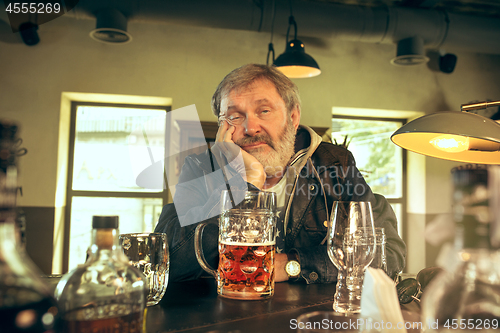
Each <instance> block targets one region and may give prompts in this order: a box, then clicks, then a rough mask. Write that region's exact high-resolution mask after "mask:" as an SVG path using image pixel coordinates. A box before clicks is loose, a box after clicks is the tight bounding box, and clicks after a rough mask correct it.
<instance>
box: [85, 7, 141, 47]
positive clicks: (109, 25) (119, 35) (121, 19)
mask: <svg viewBox="0 0 500 333" xmlns="http://www.w3.org/2000/svg"><path fill="white" fill-rule="evenodd" d="M96 17H97V22H96V28H95V29H94V30H92V31H91V32H90V37H92V39H94V40H96V41H99V42H103V43H108V44H125V43H128V42H130V41H131V40H132V36H131V35H130V34H129V33H128V32H127V18H126V17H125V16H124V15H123V14H122V13H121V12H120V11H118V10H116V9H114V8H107V9H101V10H99V11H98V12H97V15H96Z"/></svg>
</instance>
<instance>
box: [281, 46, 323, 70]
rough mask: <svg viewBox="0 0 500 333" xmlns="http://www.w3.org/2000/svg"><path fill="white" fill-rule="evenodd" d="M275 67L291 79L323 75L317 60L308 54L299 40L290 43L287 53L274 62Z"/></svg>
mask: <svg viewBox="0 0 500 333" xmlns="http://www.w3.org/2000/svg"><path fill="white" fill-rule="evenodd" d="M274 65H275V66H276V67H278V69H279V70H280V71H282V72H283V74H285V75H286V76H288V77H291V78H305V77H313V76H317V75H319V74H320V73H321V70H320V69H319V66H318V63H317V62H316V60H314V58H313V57H311V56H310V55H308V54H307V53H306V51H305V49H304V43H302V42H301V41H300V40H298V39H294V40H291V41H290V42H288V44H287V45H286V49H285V52H284V53H283V54H281V55H280V56H279V57H278V58H277V59H276V60H275V61H274Z"/></svg>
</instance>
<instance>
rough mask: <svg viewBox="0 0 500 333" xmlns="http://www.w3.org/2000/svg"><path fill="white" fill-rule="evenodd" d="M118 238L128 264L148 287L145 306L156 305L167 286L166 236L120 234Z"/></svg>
mask: <svg viewBox="0 0 500 333" xmlns="http://www.w3.org/2000/svg"><path fill="white" fill-rule="evenodd" d="M119 238H120V244H121V246H122V248H123V253H125V255H126V256H127V257H128V259H129V262H130V264H132V265H134V266H135V267H137V268H138V269H139V270H140V271H141V272H142V273H144V275H145V276H146V279H147V284H148V286H149V294H148V302H147V306H153V305H156V304H158V302H160V300H161V299H162V298H163V295H165V291H166V290H167V285H168V275H169V265H170V260H169V252H168V243H167V234H164V233H133V234H121V235H120V237H119Z"/></svg>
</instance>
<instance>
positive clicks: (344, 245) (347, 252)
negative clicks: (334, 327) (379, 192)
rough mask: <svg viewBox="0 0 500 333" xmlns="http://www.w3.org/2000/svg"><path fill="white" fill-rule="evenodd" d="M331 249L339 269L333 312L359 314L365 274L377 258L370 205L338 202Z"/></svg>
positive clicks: (331, 235) (329, 254)
mask: <svg viewBox="0 0 500 333" xmlns="http://www.w3.org/2000/svg"><path fill="white" fill-rule="evenodd" d="M327 248H328V256H329V257H330V260H331V261H332V262H333V264H334V265H335V266H336V267H337V269H338V278H337V288H336V292H335V296H334V301H333V309H334V311H335V312H339V313H347V314H350V313H359V312H360V311H361V288H362V286H363V275H364V272H365V270H366V268H367V267H368V265H370V263H371V262H372V260H373V258H374V255H375V228H374V226H373V213H372V208H371V204H370V202H364V201H361V202H354V201H336V202H334V206H333V210H332V215H331V221H330V223H329V225H328V247H327Z"/></svg>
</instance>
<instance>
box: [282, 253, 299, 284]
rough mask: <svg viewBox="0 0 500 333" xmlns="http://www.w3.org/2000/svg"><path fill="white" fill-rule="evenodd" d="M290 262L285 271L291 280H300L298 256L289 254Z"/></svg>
mask: <svg viewBox="0 0 500 333" xmlns="http://www.w3.org/2000/svg"><path fill="white" fill-rule="evenodd" d="M287 257H288V262H287V263H286V265H285V271H286V274H287V275H288V278H289V279H295V278H298V277H299V275H300V263H299V259H298V257H297V255H296V254H294V253H287Z"/></svg>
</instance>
